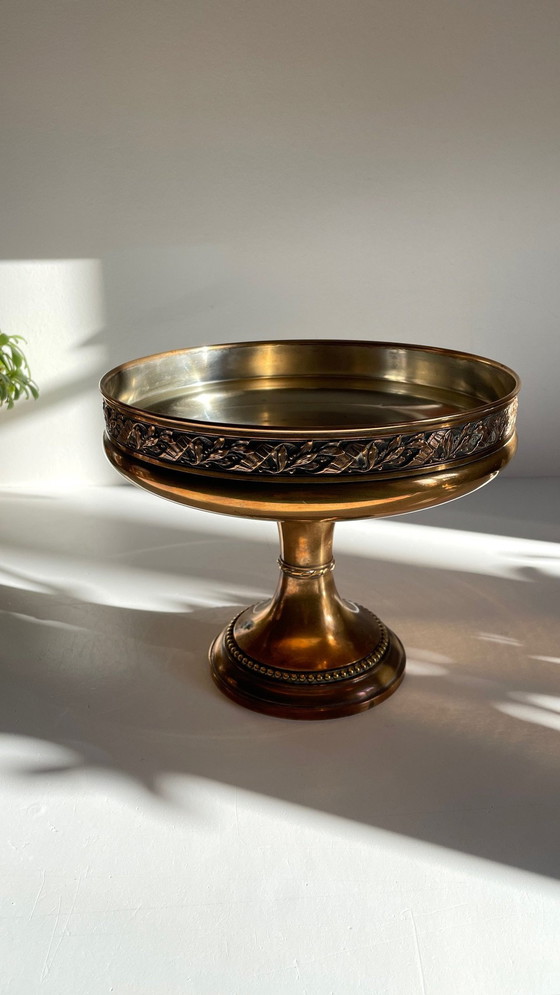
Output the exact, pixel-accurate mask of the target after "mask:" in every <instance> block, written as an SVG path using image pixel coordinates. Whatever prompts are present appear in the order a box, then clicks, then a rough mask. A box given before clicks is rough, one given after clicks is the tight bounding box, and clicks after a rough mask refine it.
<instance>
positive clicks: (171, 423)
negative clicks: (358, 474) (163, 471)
mask: <svg viewBox="0 0 560 995" xmlns="http://www.w3.org/2000/svg"><path fill="white" fill-rule="evenodd" d="M290 344H291V345H301V346H320V347H322V346H327V347H336V346H339V347H348V346H363V347H368V346H369V347H377V348H382V349H404V350H406V349H410V350H415V351H417V352H425V353H430V354H435V355H441V356H448V357H452V358H456V359H466V360H470V361H474V362H475V363H478V364H480V365H483V366H486V367H491V368H492V369H495V370H499V371H500V372H502V373H505V374H506V375H507V376H509V377H510V378H511V379H512V381H513V387H512V389H511V390H509V391H508V392H507V393H505V394H504V395H503V396H501V397H498V398H495V399H494V400H492V401H485V402H483V403H481V404H480V405H476V406H475V407H473V408H468V409H467V408H465V410H464V411H458V412H455V413H454V414H451V415H449V414H446V415H437V416H435V417H432V418H425V419H419V420H417V421H414V422H410V421H406V422H392V423H391V424H389V425H384V426H375V425H370V426H367V425H366V426H360V427H359V428H355V427H354V428H347V427H346V428H345V427H344V426H342V425H341V426H338V427H336V428H335V427H332V426H331V427H328V428H324V427H323V428H320V427H312V426H309V427H307V428H295V427H291V428H287V427H286V426H274V425H266V426H261V425H248V424H246V423H243V422H219V421H206V420H201V419H195V418H183V417H181V416H179V415H172V416H171V415H165V414H162V413H159V412H153V411H150V409H149V408H140V407H138V406H136V405H135V404H129V403H128V402H126V401H122V400H119V399H118V398H117V397H115V396H114V395H113V394H111V393H110V392H109V391H108V389H107V385H108V383H109V381H110V380H111V378H113V377H114V376H116V375H117V374H119V373H121V372H123V371H125V370H128V369H131V368H132V367H134V366H139V365H141V364H143V363H148V362H150V361H156V360H160V359H163V358H164V357H168V356H169V357H170V356H173V355H184V354H187V353H194V352H197V351H202V350H206V351H218V350H222V351H223V350H233V349H239V348H246V347H252V346H253V347H262V346H284V345H290ZM334 376H336V374H333V377H334ZM340 377H341V379H344V375H343V374H341V375H340ZM209 382H210V381H209ZM403 382H404V383H406V381H403ZM411 382H412V381H411ZM520 389H521V378H520V377H519V375H518V374H517V373H516V372H515V370H513V369H512V368H511V367H509V366H506V365H505V364H504V363H501V362H498V361H497V360H494V359H490V358H488V357H486V356H481V355H479V354H477V353H471V352H466V351H464V350H459V349H449V348H446V347H443V346H429V345H422V344H419V343H413V342H393V341H387V340H381V339H335V338H332V339H323V338H316V339H311V338H305V339H300V338H286V339H254V340H245V341H238V342H217V343H212V344H206V343H201V344H199V345H193V346H186V347H184V348H180V349H168V350H162V351H161V352H155V353H149V354H147V355H145V356H138V357H136V358H135V359H130V360H127V361H126V362H124V363H119V364H117V365H116V366H114V367H112V369H110V370H108V371H107V372H106V373H105V374H104V375H103V376H102V377H101V380H100V381H99V390H100V392H101V394H102V396H103V398H104V400H105V402H106V403H107V404H108V405H109V406H110V407H112V408H116V409H118V410H120V411H121V412H122V413H123V414H125V415H127V416H128V417H132V418H134V419H137V420H138V421H140V422H144V423H149V424H154V425H159V426H162V427H168V428H170V429H173V430H176V431H183V432H189V431H191V432H195V433H197V434H198V435H201V436H204V435H206V436H215V435H220V436H222V435H223V436H226V437H231V436H235V437H238V436H239V434H240V433H242V435H243V436H246V437H250V438H261V439H270V438H274V439H279V440H281V439H298V440H300V439H307V438H310V437H313V438H314V439H324V440H328V439H334V438H340V439H351V438H368V437H372V436H375V437H380V438H381V437H386V436H392V435H399V434H407V435H410V434H416V433H417V432H418V433H421V432H425V431H427V430H428V431H434V430H437V429H438V428H441V429H442V430H443V429H445V428H448V427H453V426H456V425H458V424H462V423H470V422H476V421H478V420H479V419H480V418H483V417H486V416H487V415H490V414H492V413H493V412H495V411H499V410H501V409H503V408H506V407H507V406H508V405H509V404H510V403H511V402H512V401H514V400H515V398H516V397H517V395H518V394H519V391H520Z"/></svg>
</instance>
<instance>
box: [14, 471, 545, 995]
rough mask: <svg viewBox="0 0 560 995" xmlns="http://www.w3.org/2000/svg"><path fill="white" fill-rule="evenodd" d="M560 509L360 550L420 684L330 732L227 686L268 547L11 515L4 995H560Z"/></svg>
mask: <svg viewBox="0 0 560 995" xmlns="http://www.w3.org/2000/svg"><path fill="white" fill-rule="evenodd" d="M559 485H560V481H558V480H556V481H555V480H548V481H539V480H535V481H530V480H514V479H509V478H507V477H506V478H503V479H500V480H498V481H496V482H495V483H493V484H491V485H490V486H489V487H488V488H485V489H484V490H482V491H480V492H479V493H477V494H475V495H472V496H470V497H468V498H464V499H462V500H461V501H459V502H455V503H452V504H450V505H447V506H445V507H443V508H441V509H434V510H432V511H430V512H425V513H421V514H418V515H415V516H407V517H405V518H400V519H394V520H388V521H382V522H371V521H370V522H358V523H345V524H342V525H339V526H337V531H336V535H335V553H336V557H337V570H336V576H337V582H338V586H339V589H340V591H341V593H342V595H343V596H344V595H346V596H348V597H349V598H355V599H356V600H358V601H360V602H361V603H365V604H367V605H369V606H370V607H372V608H373V609H374V610H375V611H376V612H377V613H378V614H379V615H380V616H381V617H382V618H383V619H384V620H385V621H386V622H387V623H388V624H389V625H390V626H391V627H392V628H393V629H394V630H395V631H396V632H397V633H398V634H399V636H400V637H401V638H402V640H403V642H404V644H405V646H406V649H407V654H408V670H407V678H406V680H405V682H404V684H403V685H402V687H401V688H400V689H399V690H398V691H397V693H396V694H395V695H394V696H393V697H392V698H390V699H389V700H388V701H386V702H385V703H383V704H382V705H381V706H379V708H376V709H374V710H373V711H370V712H367V713H365V714H362V715H358V716H353V717H350V718H345V719H335V720H330V721H326V722H316V723H313V722H292V721H289V720H281V719H274V718H270V717H266V716H262V715H258V714H255V713H252V712H249V711H245V710H244V709H242V708H240V707H239V706H237V705H235V704H233V703H232V702H230V701H228V700H227V699H225V698H223V697H222V696H221V695H220V694H219V692H218V691H217V690H216V689H215V688H214V686H213V684H212V682H211V679H210V677H209V672H208V665H207V659H206V657H207V648H208V645H209V643H210V641H211V639H212V638H213V636H214V635H215V634H216V633H217V632H218V631H219V629H220V628H221V627H222V626H223V625H224V624H225V623H226V622H227V621H228V620H229V618H230V617H232V615H233V614H235V612H236V609H237V607H238V606H241V605H244V604H246V603H248V602H250V601H251V600H258V599H262V598H263V597H265V596H266V595H267V593H269V592H271V590H272V588H273V586H274V584H275V578H276V573H277V567H276V556H277V538H276V530H275V527H274V525H269V524H267V523H257V522H251V521H248V520H247V521H245V520H239V521H238V520H233V519H229V518H225V517H220V516H216V515H209V514H205V513H203V512H198V511H191V510H189V509H186V508H182V507H179V506H175V505H173V504H170V503H166V502H164V501H161V500H159V499H157V498H155V497H153V496H152V495H150V494H146V493H143V492H141V491H138V490H135V489H133V488H131V487H128V486H115V487H105V488H102V487H99V488H89V489H84V490H81V491H75V492H71V493H68V492H67V493H64V494H63V493H56V492H52V491H51V492H45V493H43V494H40V493H36V494H26V495H22V494H20V493H18V492H17V491H9V490H5V491H3V492H2V493H1V496H0V507H1V508H2V514H1V518H0V522H1V527H0V530H1V534H2V552H1V557H0V585H1V587H0V593H1V601H0V618H1V643H0V656H1V662H2V668H1V684H2V687H1V695H0V715H1V723H2V724H1V726H0V730H1V733H2V735H1V736H0V772H1V787H0V792H1V804H2V812H3V815H2V824H3V825H2V842H1V845H0V853H1V861H0V865H1V875H2V887H1V889H0V891H1V895H0V904H1V912H0V916H1V920H0V921H1V925H0V963H1V964H2V968H1V975H0V976H1V978H2V981H1V982H0V988H1V991H2V992H7V993H10V995H12V993H13V995H34V993H36V992H37V993H45V995H47V993H52V995H70V993H72V995H82V993H83V995H104V993H109V992H115V993H116V995H132V993H134V995H185V993H187V992H193V993H195V995H199V993H200V995H202V993H209V995H263V993H264V995H267V993H273V995H276V993H287V995H288V993H289V995H292V993H294V995H296V993H301V995H330V993H335V995H349V993H351V995H354V993H368V995H369V993H374V995H558V993H560V943H559V935H560V932H559V931H560V884H559V881H558V878H559V876H560V831H559V824H560V819H559V816H560V791H559V788H560V759H559V758H560V751H559V744H560V736H559V733H560V692H559V677H560V598H559V597H558V581H559V577H560V527H559V525H558V519H559V511H558V509H559V507H560V501H559V498H560V486H559Z"/></svg>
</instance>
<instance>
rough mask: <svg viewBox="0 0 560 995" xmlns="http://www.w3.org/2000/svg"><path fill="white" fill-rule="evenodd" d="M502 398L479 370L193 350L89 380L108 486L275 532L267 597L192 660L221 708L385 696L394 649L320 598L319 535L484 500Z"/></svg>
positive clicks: (441, 357)
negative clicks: (199, 663)
mask: <svg viewBox="0 0 560 995" xmlns="http://www.w3.org/2000/svg"><path fill="white" fill-rule="evenodd" d="M518 390H519V381H518V378H517V376H516V374H515V373H514V372H513V371H512V370H510V369H508V368H507V367H505V366H502V365H501V364H499V363H496V362H493V361H491V360H488V359H483V358H482V357H479V356H472V355H469V354H467V353H461V352H456V351H452V350H444V349H435V348H430V347H424V346H414V345H401V344H398V343H389V342H385V343H384V342H365V341H363V342H362V341H348V342H342V341H334V340H326V341H325V340H308V341H307V340H306V341H301V340H299V341H289V340H287V341H279V342H255V343H235V344H228V345H217V346H208V347H206V346H201V347H196V348H191V349H183V350H178V351H175V352H167V353H160V354H158V355H155V356H148V357H145V358H143V359H138V360H133V361H132V362H130V363H125V364H123V365H122V366H119V367H117V368H116V369H114V370H111V371H110V372H109V373H107V374H106V375H105V377H104V378H103V379H102V381H101V391H102V394H103V397H104V408H105V418H106V435H105V449H106V453H107V456H108V457H109V459H110V461H111V462H112V463H113V465H114V466H115V467H116V468H117V469H118V470H119V471H120V472H121V473H122V474H124V476H125V477H127V478H128V479H129V480H131V481H133V482H134V483H135V484H138V485H139V486H141V487H144V488H146V489H147V490H150V491H153V492H154V493H155V494H158V495H160V496H162V497H166V498H170V499H171V500H173V501H178V502H180V503H183V504H187V505H190V506H192V507H196V508H201V509H204V510H207V511H215V512H219V513H222V514H226V515H238V516H242V517H249V518H259V519H268V520H275V521H277V522H278V524H279V529H280V558H279V560H278V563H279V567H280V576H279V581H278V586H277V589H276V592H275V594H274V595H273V597H272V598H271V600H270V601H268V602H266V603H265V604H258V605H254V606H252V607H250V608H247V609H246V610H245V611H243V612H241V614H239V615H238V616H237V617H236V618H235V619H233V621H232V622H231V623H230V624H229V625H228V626H227V628H226V629H225V630H224V632H222V633H221V634H220V635H219V636H217V638H216V639H215V641H214V643H213V645H212V647H211V649H210V660H211V666H212V675H213V677H214V680H215V682H216V684H217V685H218V687H219V688H220V689H221V690H222V691H223V692H224V693H225V694H227V695H228V696H229V697H230V698H233V699H234V700H235V701H236V702H238V703H239V704H241V705H245V706H246V707H248V708H253V709H256V710H257V711H261V712H266V713H269V714H272V715H279V716H283V717H287V718H301V719H318V718H331V717H336V716H341V715H350V714H352V713H354V712H360V711H363V710H364V709H366V708H371V707H372V706H373V705H376V704H378V703H379V702H380V701H383V700H384V699H385V698H387V697H388V696H389V695H390V694H392V693H393V691H395V690H396V688H397V687H398V686H399V684H400V682H401V681H402V679H403V676H404V668H405V652H404V649H403V646H402V644H401V642H400V640H399V639H398V637H397V636H396V635H395V634H394V633H393V632H391V630H390V629H388V628H387V627H386V626H385V625H384V623H383V622H382V621H381V620H380V619H378V618H377V617H376V616H375V615H374V614H373V613H372V612H371V611H370V610H369V609H368V608H364V607H361V606H359V605H356V604H354V603H353V602H351V601H347V600H344V599H343V598H341V597H340V595H339V594H338V591H337V589H336V586H335V583H334V577H333V567H334V560H333V556H332V540H333V529H334V525H335V522H337V521H342V520H347V519H359V518H370V517H379V516H386V515H397V514H400V513H403V512H408V511H416V510H418V509H421V508H428V507H431V506H433V505H436V504H440V503H442V502H444V501H449V500H451V499H452V498H457V497H460V496H461V495H463V494H467V493H469V492H470V491H473V490H475V489H476V488H478V487H480V486H482V485H483V484H485V483H487V482H488V481H489V480H491V479H492V478H493V477H495V476H496V474H497V473H498V472H499V471H500V469H501V468H502V467H503V466H505V464H506V463H507V462H508V461H509V460H510V459H511V457H512V455H513V453H514V451H515V445H516V436H515V415H516V407H517V393H518Z"/></svg>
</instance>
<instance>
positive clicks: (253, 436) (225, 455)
mask: <svg viewBox="0 0 560 995" xmlns="http://www.w3.org/2000/svg"><path fill="white" fill-rule="evenodd" d="M517 390H518V381H517V377H516V375H515V374H514V373H513V372H512V371H511V370H508V369H507V368H506V367H504V366H502V365H501V364H497V363H493V362H490V361H489V360H485V359H481V358H479V357H474V356H470V355H468V354H464V353H458V352H449V351H444V350H441V349H433V348H427V347H426V348H421V347H418V346H403V345H396V344H394V343H378V342H373V343H372V342H349V343H342V342H336V341H327V342H320V341H319V342H317V341H314V342H299V341H296V342H266V343H241V344H237V345H227V346H210V347H204V348H196V349H186V350H180V351H178V352H173V353H163V354H160V355H156V356H149V357H147V358H145V359H143V360H137V361H133V362H131V363H126V364H124V365H123V366H121V367H118V368H117V369H115V370H113V371H111V372H110V373H108V374H107V375H106V376H105V377H104V378H103V381H102V392H103V395H104V399H105V416H106V425H107V434H108V436H109V438H110V439H111V441H112V442H113V443H114V444H115V445H117V446H118V447H120V448H122V449H123V450H125V451H126V452H129V453H131V454H133V455H138V456H139V457H140V458H142V459H143V460H146V461H149V462H152V463H155V464H158V465H161V466H167V467H173V468H175V469H178V470H184V471H187V472H200V473H204V474H209V473H211V474H228V475H230V476H231V475H236V476H258V477H274V478H276V479H278V480H283V479H293V478H302V479H306V480H313V479H316V478H319V477H322V476H332V477H337V478H340V479H341V480H345V479H348V478H350V477H352V476H376V475H378V474H383V475H398V474H409V473H411V472H422V471H423V470H424V469H426V468H431V467H438V468H444V467H446V466H448V465H450V464H452V463H454V462H457V461H468V460H471V459H475V458H478V456H479V455H481V454H483V453H486V452H489V451H490V450H492V449H494V448H496V447H499V445H501V444H502V442H503V441H504V440H505V439H507V438H509V437H510V436H511V435H512V434H513V431H514V424H515V413H516V394H517Z"/></svg>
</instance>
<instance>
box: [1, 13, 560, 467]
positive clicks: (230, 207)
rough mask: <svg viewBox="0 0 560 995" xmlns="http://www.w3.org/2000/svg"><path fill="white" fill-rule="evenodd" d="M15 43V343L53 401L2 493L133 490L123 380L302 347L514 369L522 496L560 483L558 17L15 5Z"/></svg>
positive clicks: (11, 22)
mask: <svg viewBox="0 0 560 995" xmlns="http://www.w3.org/2000/svg"><path fill="white" fill-rule="evenodd" d="M2 36H3V48H4V51H3V53H2V55H1V58H0V74H1V76H2V78H1V79H0V86H1V87H2V91H3V95H4V114H3V120H2V122H1V124H2V146H3V153H2V157H1V161H0V171H1V176H2V187H1V189H2V198H1V202H2V210H3V218H2V222H1V226H0V232H1V235H0V253H1V257H2V259H3V260H5V262H4V263H3V264H0V327H2V329H3V330H4V331H7V332H21V333H23V334H24V335H25V336H26V337H27V339H28V353H29V358H30V362H31V365H32V369H33V373H34V375H35V378H36V379H37V380H38V381H39V383H40V386H41V388H42V398H41V400H40V401H39V402H38V403H37V404H31V403H29V404H25V405H20V407H19V409H16V410H14V412H12V413H10V414H7V413H5V412H2V414H1V417H2V431H3V438H4V443H5V444H4V445H3V466H2V474H3V483H4V484H6V483H7V484H31V483H33V482H35V481H36V480H37V478H40V479H49V480H50V479H58V478H60V477H61V476H62V477H64V478H66V479H71V480H75V481H76V482H81V481H84V480H86V481H93V482H96V481H99V482H103V481H105V480H114V479H115V478H114V474H113V472H112V471H111V470H110V468H108V467H106V466H105V463H104V460H103V457H102V455H101V452H100V442H99V440H100V434H101V419H100V413H99V401H98V398H97V394H96V383H97V379H98V375H99V374H100V373H101V372H102V371H103V369H105V368H108V367H110V366H112V365H114V364H115V363H117V362H121V361H123V360H126V359H130V358H132V357H134V356H136V355H142V354H145V353H148V352H152V351H156V350H160V349H165V348H171V347H176V346H180V345H189V344H195V343H198V342H218V341H227V340H236V339H240V338H269V337H276V336H277V337H293V336H301V335H305V336H315V335H316V336H321V335H323V336H329V337H345V336H351V337H356V338H384V339H385V338H389V339H394V340H401V341H403V340H404V341H414V342H424V343H429V344H435V345H444V346H450V347H456V348H463V349H467V350H472V351H475V352H481V353H484V354H487V355H489V356H492V357H494V358H496V359H500V360H502V361H503V362H505V363H508V364H509V365H511V366H513V367H515V368H516V369H517V370H518V372H519V373H520V374H521V375H522V378H523V380H524V392H523V395H522V404H521V414H520V430H521V446H520V451H519V454H518V456H517V458H516V461H515V463H514V464H513V466H512V468H511V471H508V472H512V473H515V474H522V475H526V474H532V473H534V474H550V473H554V474H557V473H558V472H559V471H560V447H558V445H557V444H556V447H555V449H554V439H555V436H556V437H557V425H558V416H559V414H560V401H559V397H558V394H559V392H558V390H557V371H558V368H559V360H560V346H559V341H560V340H559V337H558V334H557V325H558V316H559V314H560V300H559V290H558V278H557V273H556V270H557V264H556V263H557V254H558V242H559V238H558V235H559V231H560V224H559V220H560V219H559V208H558V182H557V177H558V166H559V163H558V159H559V150H560V142H559V137H560V136H559V128H558V113H557V106H558V94H559V92H560V60H559V59H558V41H559V38H560V5H559V4H558V3H557V2H556V0H534V2H532V3H526V2H521V0H518V2H516V0H507V2H506V0H502V2H499V0H487V2H485V3H468V2H460V0H423V2H422V3H418V2H415V0H406V2H405V0H390V2H389V0H385V2H375V0H344V2H342V0H338V2H335V0H298V2H295V0H294V2H287V0H244V2H242V0H218V2H216V0H120V2H119V3H114V2H113V0H49V2H48V3H45V2H44V0H25V2H24V3H22V2H21V0H11V2H7V3H6V4H5V5H4V6H3V15H2ZM76 437H77V438H79V439H80V449H79V452H78V453H77V454H76V452H75V446H74V439H75V438H76ZM71 453H72V458H70V454H71ZM5 454H7V455H5Z"/></svg>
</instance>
